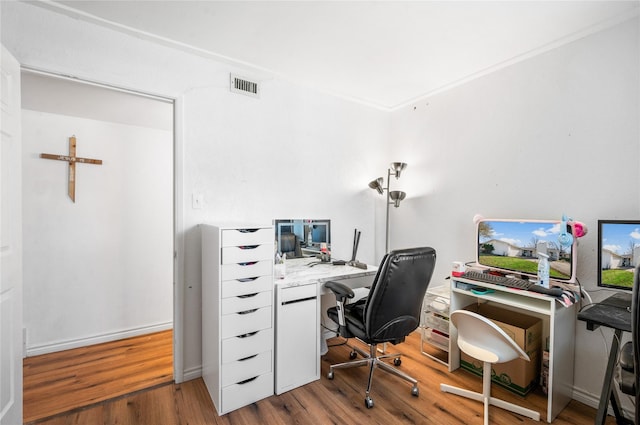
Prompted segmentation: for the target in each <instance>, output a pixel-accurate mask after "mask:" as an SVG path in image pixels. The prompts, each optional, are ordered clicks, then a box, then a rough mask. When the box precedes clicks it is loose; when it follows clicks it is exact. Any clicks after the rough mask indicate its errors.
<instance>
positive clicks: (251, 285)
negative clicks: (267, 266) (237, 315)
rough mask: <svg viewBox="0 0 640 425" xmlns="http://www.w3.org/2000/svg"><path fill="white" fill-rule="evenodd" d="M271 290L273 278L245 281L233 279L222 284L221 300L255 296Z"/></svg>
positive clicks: (253, 278) (261, 277)
mask: <svg viewBox="0 0 640 425" xmlns="http://www.w3.org/2000/svg"><path fill="white" fill-rule="evenodd" d="M271 289H273V277H271V276H260V277H250V278H246V279H234V280H227V281H224V282H222V288H221V290H222V298H229V297H237V296H239V295H247V294H255V293H256V292H264V291H270V290H271Z"/></svg>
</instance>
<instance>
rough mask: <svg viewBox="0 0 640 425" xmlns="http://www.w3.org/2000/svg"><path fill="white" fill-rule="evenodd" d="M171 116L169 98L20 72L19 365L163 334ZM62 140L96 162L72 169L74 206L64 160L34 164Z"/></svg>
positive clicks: (170, 272)
mask: <svg viewBox="0 0 640 425" xmlns="http://www.w3.org/2000/svg"><path fill="white" fill-rule="evenodd" d="M173 117H174V103H173V101H172V100H171V99H165V98H160V97H155V96H149V95H144V94H140V93H135V92H131V91H126V90H120V89H114V88H111V87H105V86H101V85H97V84H91V83H86V82H82V81H77V80H70V79H67V78H61V77H59V76H55V75H50V74H45V73H40V72H34V71H30V70H23V72H22V121H23V122H22V127H23V227H24V232H23V243H24V258H23V263H24V330H23V332H24V336H25V337H26V338H25V340H26V345H25V347H24V355H25V356H34V355H38V354H45V353H52V352H62V351H64V350H68V349H73V348H77V347H83V346H89V345H94V344H98V343H104V342H108V341H114V340H119V339H123V338H130V337H135V336H138V335H144V334H150V333H153V332H157V331H163V330H167V329H172V328H173V327H174V308H175V307H174V305H175V301H174V285H173V282H174V251H175V249H174V235H175V230H174V227H175V214H174V202H175V201H174V197H175V196H174V181H175V176H174V145H175V140H174V122H173ZM72 137H73V138H74V139H75V143H76V156H77V157H85V158H96V159H99V160H100V161H101V164H89V163H81V162H76V164H75V168H76V170H75V175H74V178H73V182H74V186H75V200H73V199H71V197H70V196H69V193H70V189H69V187H70V183H69V182H70V180H71V179H70V171H69V168H70V167H69V162H67V161H66V160H62V161H57V160H47V159H45V158H42V157H41V154H42V153H49V154H53V155H60V156H69V144H70V139H71V138H72ZM178 330H179V329H178ZM178 339H179V335H176V336H174V339H173V340H174V341H175V340H178ZM173 345H174V347H173V352H174V353H175V344H173ZM174 357H175V356H174ZM174 365H175V358H174ZM174 376H175V367H174Z"/></svg>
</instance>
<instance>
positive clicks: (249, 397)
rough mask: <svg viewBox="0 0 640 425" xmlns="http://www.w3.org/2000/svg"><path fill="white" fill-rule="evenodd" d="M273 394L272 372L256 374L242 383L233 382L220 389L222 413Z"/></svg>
mask: <svg viewBox="0 0 640 425" xmlns="http://www.w3.org/2000/svg"><path fill="white" fill-rule="evenodd" d="M272 394H273V373H272V372H270V373H265V374H263V375H260V376H256V378H255V379H253V380H251V381H247V382H245V383H243V384H233V385H229V386H228V387H225V388H223V389H222V413H223V414H224V413H227V412H230V411H232V410H235V409H238V408H240V407H242V406H246V405H247V404H251V403H253V402H255V401H258V400H262V399H263V398H266V397H269V396H270V395H272Z"/></svg>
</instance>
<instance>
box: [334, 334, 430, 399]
mask: <svg viewBox="0 0 640 425" xmlns="http://www.w3.org/2000/svg"><path fill="white" fill-rule="evenodd" d="M350 347H351V348H352V349H353V351H355V352H358V353H359V354H360V355H361V356H363V357H364V358H363V359H361V360H354V361H350V362H344V363H338V364H334V365H331V366H329V373H327V378H328V379H333V370H334V369H348V368H351V367H361V366H369V380H368V383H367V390H366V393H365V399H364V402H365V406H366V407H367V408H371V407H373V400H372V399H371V396H370V393H371V384H372V380H373V371H374V369H375V368H376V367H379V368H380V369H382V370H384V371H386V372H389V373H391V374H392V375H395V376H397V377H399V378H402V379H404V380H405V381H408V382H410V383H411V384H413V387H412V388H411V395H413V396H415V397H417V396H418V395H419V390H418V381H417V380H416V379H414V378H412V377H411V376H409V375H407V374H406V373H404V372H402V371H400V370H398V369H396V368H395V367H393V366H391V365H390V364H388V363H385V362H384V361H383V360H384V359H389V358H392V357H395V360H394V364H396V365H399V364H400V354H383V355H377V351H378V349H377V345H376V344H373V345H369V350H370V352H369V353H366V352H365V351H364V350H362V349H360V348H359V347H356V346H350ZM353 351H352V353H353Z"/></svg>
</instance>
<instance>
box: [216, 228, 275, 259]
mask: <svg viewBox="0 0 640 425" xmlns="http://www.w3.org/2000/svg"><path fill="white" fill-rule="evenodd" d="M274 240H275V235H274V233H273V228H272V227H266V228H250V229H225V230H223V231H222V246H241V245H260V244H269V243H270V244H271V247H272V248H271V249H273V243H274ZM272 254H273V252H272Z"/></svg>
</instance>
